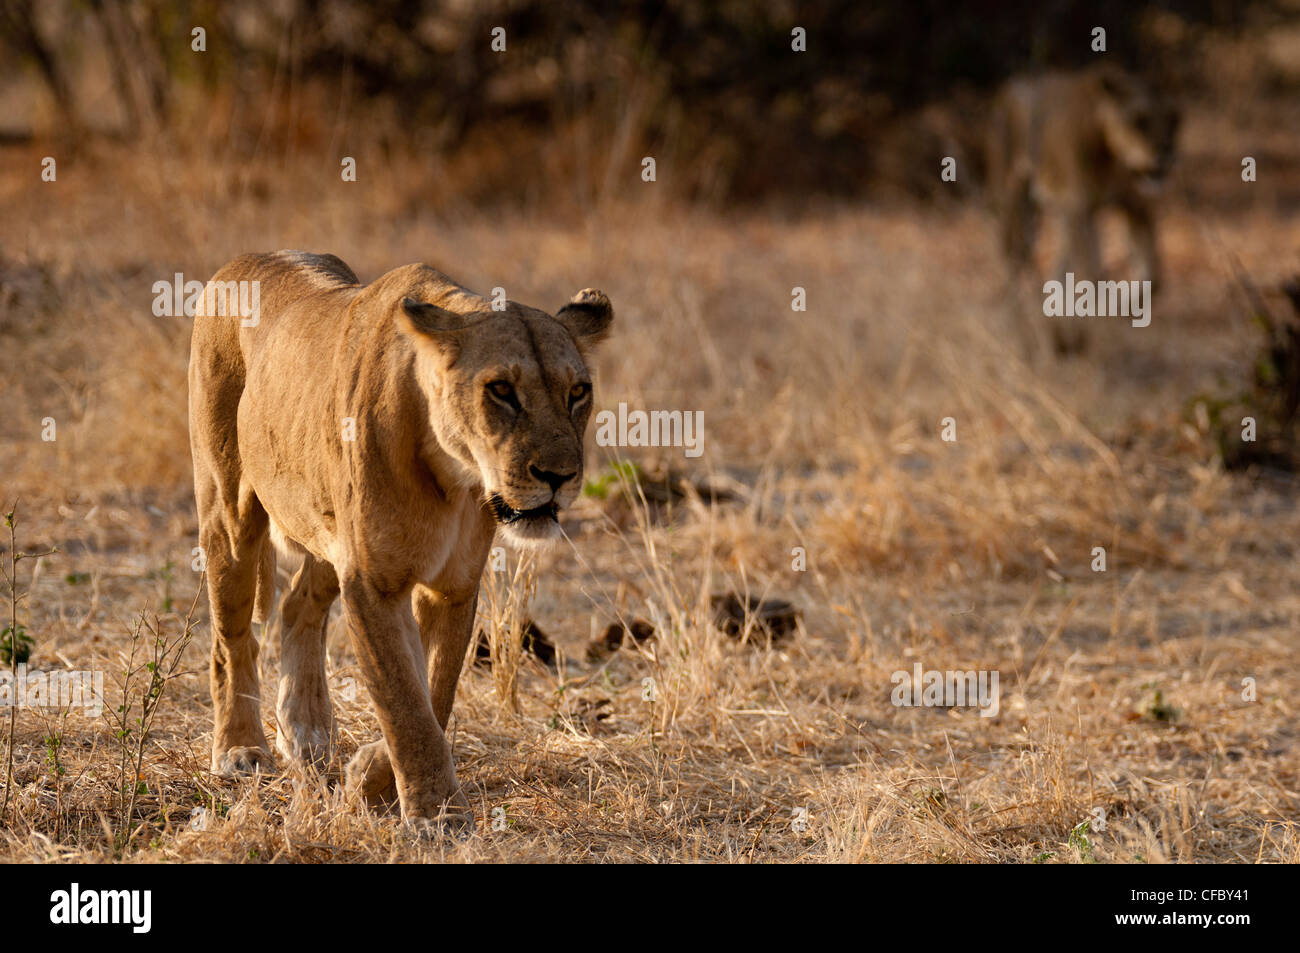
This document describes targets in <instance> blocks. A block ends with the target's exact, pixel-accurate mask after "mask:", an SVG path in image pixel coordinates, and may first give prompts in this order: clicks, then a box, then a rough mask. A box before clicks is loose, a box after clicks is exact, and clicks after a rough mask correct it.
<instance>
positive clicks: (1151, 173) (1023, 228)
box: [986, 64, 1179, 352]
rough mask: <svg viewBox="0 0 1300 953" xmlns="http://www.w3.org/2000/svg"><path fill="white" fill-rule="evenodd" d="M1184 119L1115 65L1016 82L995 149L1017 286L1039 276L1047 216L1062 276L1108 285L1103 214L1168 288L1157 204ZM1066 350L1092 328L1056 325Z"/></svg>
mask: <svg viewBox="0 0 1300 953" xmlns="http://www.w3.org/2000/svg"><path fill="white" fill-rule="evenodd" d="M1178 120H1179V115H1178V111H1177V110H1176V109H1175V108H1174V107H1173V106H1172V105H1170V104H1169V103H1167V102H1166V101H1164V100H1163V99H1162V98H1160V97H1159V96H1157V95H1156V93H1155V92H1154V91H1153V90H1152V88H1151V87H1149V86H1148V85H1147V84H1146V83H1144V82H1142V81H1141V80H1139V79H1138V78H1137V77H1135V76H1132V75H1130V74H1129V73H1126V72H1124V71H1123V70H1121V69H1119V68H1117V67H1115V66H1112V65H1110V64H1103V65H1099V66H1096V67H1093V68H1091V69H1087V70H1084V71H1081V72H1076V73H1048V74H1045V75H1042V76H1037V77H1032V78H1024V77H1021V78H1017V79H1013V80H1011V81H1010V82H1008V83H1007V84H1006V85H1005V86H1004V87H1003V89H1002V90H1001V92H1000V93H999V95H998V96H997V99H996V101H995V103H994V108H993V114H992V120H991V123H990V127H989V134H988V139H987V144H986V158H987V176H988V186H989V193H990V197H991V199H992V204H993V208H994V212H995V214H996V216H997V218H998V223H999V230H1000V234H1001V240H1002V247H1003V250H1004V251H1005V252H1006V255H1007V259H1008V261H1009V262H1010V264H1011V268H1012V272H1013V280H1018V279H1019V278H1020V276H1021V275H1022V274H1023V272H1024V271H1025V270H1026V269H1028V268H1029V266H1030V264H1031V262H1032V259H1033V252H1034V244H1035V239H1036V237H1037V231H1038V220H1039V216H1040V213H1042V214H1045V215H1046V216H1048V217H1049V218H1051V219H1053V220H1054V221H1055V222H1056V224H1057V227H1058V229H1059V231H1060V235H1059V236H1058V243H1059V252H1058V254H1057V258H1056V263H1055V265H1054V267H1053V269H1052V277H1053V278H1058V279H1059V278H1060V277H1061V276H1063V275H1064V274H1065V273H1066V272H1067V271H1072V272H1074V274H1075V275H1076V277H1077V278H1087V279H1090V280H1094V281H1095V280H1098V279H1099V278H1100V277H1101V276H1100V274H1099V272H1100V269H1101V263H1100V252H1099V249H1098V242H1097V222H1096V218H1097V214H1098V212H1099V211H1100V210H1101V209H1103V208H1107V207H1110V208H1116V209H1118V210H1119V211H1120V212H1121V213H1123V215H1124V217H1125V219H1126V220H1127V223H1128V227H1129V233H1130V236H1131V240H1132V243H1133V246H1134V249H1135V251H1136V253H1137V254H1136V257H1137V273H1136V274H1134V275H1132V276H1130V277H1131V278H1135V279H1137V280H1139V281H1151V282H1152V287H1153V288H1154V287H1155V286H1156V285H1157V284H1158V283H1159V280H1160V261H1159V255H1158V251H1157V248H1156V234H1155V214H1154V209H1153V199H1154V197H1155V196H1156V194H1157V193H1158V192H1159V189H1160V185H1161V184H1162V182H1163V180H1164V178H1165V176H1166V175H1167V174H1168V172H1169V169H1170V166H1171V165H1172V163H1173V158H1174V143H1175V139H1176V136H1177V131H1178ZM1053 332H1054V337H1055V338H1056V346H1057V349H1058V351H1066V352H1068V351H1071V350H1077V349H1079V348H1081V347H1082V346H1083V343H1084V338H1083V337H1082V329H1081V328H1080V327H1078V325H1075V328H1074V333H1073V334H1070V333H1066V332H1065V329H1064V328H1062V327H1061V326H1060V325H1059V324H1058V325H1054V326H1053Z"/></svg>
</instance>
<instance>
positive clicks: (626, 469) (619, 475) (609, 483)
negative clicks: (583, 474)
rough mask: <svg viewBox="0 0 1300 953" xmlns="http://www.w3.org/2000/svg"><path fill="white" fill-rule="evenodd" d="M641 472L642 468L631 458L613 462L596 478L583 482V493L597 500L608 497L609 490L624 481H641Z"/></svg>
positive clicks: (633, 482) (634, 482)
mask: <svg viewBox="0 0 1300 953" xmlns="http://www.w3.org/2000/svg"><path fill="white" fill-rule="evenodd" d="M641 474H642V471H641V468H640V467H639V466H637V465H636V464H635V463H633V462H632V461H631V460H620V461H618V462H616V463H611V464H610V465H609V466H607V467H605V469H604V470H603V471H602V472H601V473H600V475H599V476H597V477H596V478H595V479H592V480H587V481H586V482H584V483H583V485H582V495H583V496H590V497H593V498H595V499H597V500H603V499H606V498H607V497H608V496H609V491H610V490H611V489H612V488H613V487H615V486H618V485H619V484H621V483H623V482H627V483H632V484H636V483H639V482H640V480H641Z"/></svg>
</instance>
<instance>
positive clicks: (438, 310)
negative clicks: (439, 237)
mask: <svg viewBox="0 0 1300 953" xmlns="http://www.w3.org/2000/svg"><path fill="white" fill-rule="evenodd" d="M225 282H258V283H259V284H258V285H257V286H256V287H257V288H258V289H259V291H260V313H259V314H258V315H257V316H256V320H255V321H254V320H244V321H241V320H240V319H239V318H238V317H217V316H212V315H207V314H202V313H200V314H198V315H196V317H195V321H194V331H193V338H192V345H191V351H190V370H189V392H190V442H191V447H192V450H193V457H194V487H195V495H196V497H197V501H198V512H199V536H200V544H201V545H202V547H203V551H204V553H205V554H206V559H207V572H208V596H209V599H210V602H211V616H212V665H211V677H212V685H211V688H212V702H213V708H214V721H215V727H214V731H213V736H212V770H213V771H214V772H217V773H219V774H222V775H232V774H239V773H249V772H253V771H256V770H258V769H259V768H261V767H263V766H268V765H269V763H270V751H269V748H268V746H267V741H266V736H265V734H264V732H263V730H262V722H261V714H260V712H259V686H258V670H257V641H256V638H255V637H254V636H253V634H252V633H251V631H250V622H251V621H253V620H254V619H256V620H258V621H264V620H265V618H266V615H267V610H268V608H269V606H270V600H271V596H272V593H273V572H274V552H275V550H277V549H279V550H285V549H288V550H292V551H295V552H297V553H299V554H301V555H302V560H303V561H302V566H301V568H300V569H298V571H297V574H296V575H295V576H294V577H293V583H292V586H291V588H290V590H289V592H288V594H287V595H286V597H285V599H284V603H283V626H282V633H281V643H280V666H281V675H280V689H279V695H278V697H277V701H276V722H277V729H278V737H277V740H276V747H277V748H278V750H279V751H280V752H281V754H283V755H284V756H286V757H288V758H291V759H296V760H298V761H302V762H308V763H317V764H318V763H321V762H323V761H325V760H327V759H328V757H329V752H330V746H331V741H332V735H333V723H332V718H331V714H330V700H329V692H328V688H327V686H326V679H325V627H326V621H327V617H328V614H329V610H330V606H331V605H332V604H333V602H334V599H335V597H336V596H338V595H339V594H340V593H341V594H342V598H343V612H344V618H345V620H346V622H347V627H348V634H349V636H350V638H351V641H352V645H353V647H354V649H355V651H356V655H357V661H358V665H359V666H360V669H361V673H362V676H363V679H364V681H365V683H366V686H367V688H368V689H369V691H370V695H371V698H372V699H373V701H374V705H375V710H376V713H377V714H378V716H379V723H380V726H381V728H382V731H383V739H382V740H380V741H376V742H373V743H371V744H369V745H366V746H365V747H363V748H362V749H361V750H360V751H359V752H357V754H356V756H355V757H354V758H353V759H352V760H351V761H350V762H349V764H348V766H347V769H346V778H347V781H348V783H349V784H350V785H351V786H354V787H355V788H357V789H359V790H360V791H361V792H362V793H363V794H365V795H366V796H367V797H368V798H373V799H390V800H391V799H392V797H393V795H394V794H395V795H396V797H397V799H398V800H399V801H400V804H401V812H402V816H403V817H404V818H405V819H407V820H410V821H422V822H428V821H432V820H435V819H438V818H440V817H451V818H452V819H455V820H459V821H460V822H467V821H468V820H469V818H470V817H472V815H471V814H470V813H469V804H468V801H467V800H466V799H465V797H464V795H463V794H462V793H461V790H460V787H459V784H458V783H457V780H456V772H455V769H454V767H453V765H452V756H451V749H450V746H449V745H448V743H447V740H446V738H445V737H444V735H443V730H444V728H445V727H446V725H447V719H448V717H449V716H450V714H451V708H452V700H453V698H454V696H455V693H456V682H457V680H458V678H459V676H460V670H461V664H462V660H463V657H464V654H465V648H466V645H467V644H468V642H469V639H470V635H471V633H472V631H473V623H474V610H475V601H476V597H477V594H478V587H479V577H480V574H481V573H482V570H483V565H484V562H485V560H486V558H487V555H488V552H489V549H490V547H491V544H492V540H493V536H494V534H495V532H496V530H497V529H498V528H499V527H500V528H503V529H504V531H505V534H506V535H507V536H508V537H509V538H511V539H513V540H514V541H516V542H518V543H521V544H524V545H534V544H537V543H539V542H542V541H546V540H550V539H553V538H555V537H556V536H557V535H558V534H559V532H560V530H559V526H558V524H557V522H556V514H557V512H558V510H559V509H560V508H561V507H563V506H565V505H567V504H569V503H571V502H572V501H573V499H574V497H575V496H576V495H577V493H578V489H579V487H580V485H581V481H582V472H583V431H584V428H585V427H586V424H587V418H588V416H589V415H590V413H591V405H592V394H591V379H590V374H589V373H588V370H587V364H586V361H585V356H586V355H587V353H588V351H589V349H590V348H591V347H592V346H593V345H594V344H595V343H596V342H597V341H599V340H600V339H601V338H602V337H604V336H605V334H606V333H607V332H608V330H609V327H610V322H611V321H612V320H613V316H614V315H613V309H612V308H611V307H610V303H609V299H608V298H606V297H605V296H604V295H603V294H602V293H601V292H599V291H594V290H585V291H580V292H578V294H577V295H575V296H574V298H573V300H572V301H570V302H569V303H568V304H566V305H565V306H564V307H562V308H561V309H560V310H559V311H558V312H557V313H556V315H555V316H554V317H552V316H551V315H549V314H546V313H545V312H543V311H539V310H537V309H535V308H529V307H526V306H524V305H521V304H517V303H515V302H513V301H511V302H508V303H507V306H506V309H505V310H504V311H493V310H492V308H491V306H490V304H489V302H488V301H487V300H486V299H484V298H482V297H480V296H478V295H476V294H474V293H472V292H470V291H467V290H466V289H464V288H462V287H460V286H458V285H457V284H455V283H454V282H453V281H451V280H450V279H449V278H447V277H446V276H445V275H442V274H440V273H439V272H437V271H435V270H434V269H432V268H430V267H428V266H426V265H418V264H416V265H407V266H404V267H402V268H397V269H395V270H393V271H390V272H388V273H387V274H385V275H383V276H382V277H381V278H379V279H378V280H377V281H374V282H372V283H371V284H369V285H364V286H363V285H361V284H360V283H359V282H358V280H357V277H356V275H354V274H353V273H352V270H351V269H350V268H348V266H347V265H345V264H344V263H343V262H342V261H340V260H339V259H338V258H335V257H334V256H332V255H313V254H307V253H304V252H295V251H281V252H276V253H274V254H261V255H244V256H242V257H240V258H237V259H235V260H234V261H232V262H230V264H228V265H226V266H225V267H223V268H222V269H221V270H220V271H218V272H217V274H216V275H214V276H213V278H212V281H211V282H209V287H212V286H213V285H215V284H217V283H225ZM220 287H234V285H225V284H222V285H220ZM205 300H211V299H207V298H205ZM272 540H274V543H275V546H274V548H273V546H272Z"/></svg>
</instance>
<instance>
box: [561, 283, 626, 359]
mask: <svg viewBox="0 0 1300 953" xmlns="http://www.w3.org/2000/svg"><path fill="white" fill-rule="evenodd" d="M555 318H556V320H557V321H559V322H560V323H561V324H562V325H564V326H565V328H567V329H568V331H569V333H570V334H572V335H573V339H574V340H575V341H577V342H578V346H579V347H582V348H588V347H591V346H592V345H595V344H598V343H600V341H602V340H604V338H605V335H607V334H608V333H609V326H610V324H612V323H613V321H614V307H613V305H611V304H610V303H609V299H608V298H606V297H605V294H604V292H602V291H597V290H596V289H595V288H584V289H582V290H581V291H579V292H578V293H577V294H576V295H574V296H573V298H572V299H571V300H570V301H569V303H568V304H566V305H565V306H564V307H563V308H561V309H560V310H559V311H558V312H557V313H556V315H555Z"/></svg>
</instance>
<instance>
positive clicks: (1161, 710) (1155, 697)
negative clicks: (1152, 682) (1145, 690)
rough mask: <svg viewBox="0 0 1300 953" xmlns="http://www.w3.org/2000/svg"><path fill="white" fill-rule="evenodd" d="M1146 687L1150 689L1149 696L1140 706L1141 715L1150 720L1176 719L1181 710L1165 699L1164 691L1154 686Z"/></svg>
mask: <svg viewBox="0 0 1300 953" xmlns="http://www.w3.org/2000/svg"><path fill="white" fill-rule="evenodd" d="M1146 687H1149V688H1151V689H1152V691H1151V697H1150V698H1148V699H1147V701H1146V704H1145V705H1143V706H1142V717H1143V718H1146V719H1149V720H1150V721H1177V720H1178V716H1179V715H1180V714H1181V712H1179V710H1178V709H1177V708H1175V707H1174V706H1173V705H1171V704H1169V702H1167V701H1166V700H1165V693H1164V692H1162V691H1161V690H1160V689H1159V688H1157V687H1155V686H1146Z"/></svg>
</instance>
